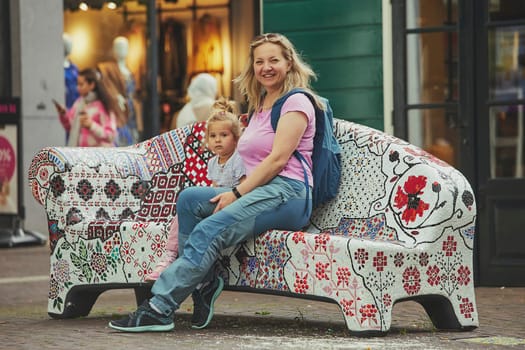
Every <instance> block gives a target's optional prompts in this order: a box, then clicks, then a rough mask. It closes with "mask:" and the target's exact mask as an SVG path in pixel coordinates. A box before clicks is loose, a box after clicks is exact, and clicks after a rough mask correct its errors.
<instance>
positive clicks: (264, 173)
mask: <svg viewBox="0 0 525 350" xmlns="http://www.w3.org/2000/svg"><path fill="white" fill-rule="evenodd" d="M307 126H308V121H307V117H306V115H305V114H304V113H302V112H288V113H286V114H284V115H282V116H281V117H280V118H279V122H278V123H277V130H276V131H275V139H274V141H273V147H272V151H271V152H270V154H269V155H268V156H267V157H266V158H265V159H264V160H263V161H262V162H261V163H259V165H257V166H256V167H255V169H254V170H253V172H252V173H251V174H250V175H249V176H247V177H246V179H245V180H244V181H243V182H242V183H241V184H240V185H238V186H237V190H238V191H239V193H240V194H241V195H244V194H246V193H248V192H250V191H252V190H253V189H254V188H256V187H258V186H261V185H264V184H266V183H268V182H269V181H270V180H271V179H273V178H274V177H275V176H277V175H278V174H279V173H280V172H281V170H282V169H283V168H284V167H285V166H286V164H287V163H288V160H289V159H290V157H291V156H292V153H293V152H294V151H295V150H296V149H297V146H298V145H299V142H300V141H301V138H302V137H303V134H304V132H305V130H306V127H307ZM235 199H236V197H235V194H233V192H225V193H221V194H219V195H217V196H216V197H214V198H212V199H211V201H212V202H217V207H216V208H215V212H217V211H219V210H221V209H222V208H224V207H226V206H227V205H228V204H231V203H232V202H233V201H234V200H235Z"/></svg>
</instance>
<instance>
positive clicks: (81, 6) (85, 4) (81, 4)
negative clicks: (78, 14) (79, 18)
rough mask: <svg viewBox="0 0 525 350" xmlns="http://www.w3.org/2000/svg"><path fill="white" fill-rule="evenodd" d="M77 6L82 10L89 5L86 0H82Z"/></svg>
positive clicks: (87, 8)
mask: <svg viewBox="0 0 525 350" xmlns="http://www.w3.org/2000/svg"><path fill="white" fill-rule="evenodd" d="M78 8H79V10H82V11H87V10H89V6H88V4H87V2H85V1H82V2H81V3H80V4H78Z"/></svg>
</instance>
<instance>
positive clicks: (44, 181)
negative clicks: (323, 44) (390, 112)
mask: <svg viewBox="0 0 525 350" xmlns="http://www.w3.org/2000/svg"><path fill="white" fill-rule="evenodd" d="M204 131H205V125H204V123H197V124H195V125H193V126H191V127H184V128H180V129H176V130H173V131H170V132H168V133H165V134H163V135H160V136H158V137H155V138H153V139H151V140H148V141H145V142H143V143H140V144H137V145H135V146H132V147H127V148H115V149H79V148H46V149H44V150H42V151H41V152H40V153H39V154H37V155H36V156H35V158H34V159H33V161H32V165H31V168H30V170H29V179H30V185H31V189H32V192H33V195H34V197H35V198H36V200H37V201H38V202H40V203H42V204H43V205H44V207H45V209H46V213H47V217H48V223H49V234H50V242H51V247H52V253H51V279H50V290H49V306H48V310H49V312H50V314H57V315H62V314H63V313H65V314H67V312H68V311H67V310H66V309H67V306H66V305H67V301H68V295H69V294H70V293H71V290H72V288H73V287H76V288H78V287H80V286H82V285H86V286H87V285H100V286H101V285H108V288H111V287H109V285H111V286H113V287H114V286H120V287H123V286H126V285H128V284H133V285H134V286H136V285H137V284H139V283H142V282H143V281H144V276H145V275H146V274H148V273H149V272H151V270H152V268H153V267H154V266H155V264H156V263H157V262H158V261H159V259H161V258H162V255H163V253H164V251H165V249H166V240H167V234H168V230H169V224H170V222H171V220H172V218H173V216H174V215H175V213H176V200H177V196H178V194H179V193H180V191H181V190H182V189H184V188H185V187H187V186H209V185H210V182H209V180H208V179H207V177H206V174H207V170H206V164H207V161H208V159H209V158H210V157H211V153H210V152H209V151H208V150H207V149H206V147H205V144H204V141H203V140H204ZM335 134H336V137H337V138H338V140H339V142H340V144H341V148H342V151H343V166H342V172H343V177H342V182H341V186H340V190H339V194H338V196H337V197H336V198H335V199H334V200H332V201H331V202H329V203H325V204H324V205H323V206H322V207H320V208H317V209H316V210H315V211H314V213H313V215H312V217H311V222H310V225H309V227H307V228H306V229H305V231H304V232H291V231H279V230H271V231H268V232H265V233H263V234H261V235H260V236H258V237H256V238H255V239H251V240H248V241H246V242H242V243H241V244H239V245H237V246H235V247H229V248H228V249H225V250H224V251H223V252H221V257H220V258H219V260H218V264H217V266H216V267H215V268H216V269H217V273H220V274H222V275H223V277H224V279H225V281H226V285H227V286H235V287H240V288H257V289H264V290H266V291H272V290H273V291H278V292H280V293H287V292H289V293H292V294H291V295H298V294H300V295H304V296H309V297H312V298H317V297H322V298H330V299H332V300H334V301H335V302H337V303H338V305H339V306H340V308H341V311H342V314H343V317H344V318H345V320H346V324H347V326H348V328H349V329H350V330H352V331H356V332H364V331H377V332H386V331H388V329H389V328H390V323H391V319H392V316H391V313H392V307H393V305H394V304H395V302H397V301H400V300H406V299H410V298H414V299H415V300H417V301H418V302H422V303H424V302H425V300H426V299H425V298H427V297H429V296H430V297H433V298H438V297H439V298H445V299H446V300H447V301H448V303H449V304H450V306H451V308H452V310H453V311H454V313H455V316H456V318H457V323H454V325H456V326H457V324H459V325H460V326H461V327H474V326H477V324H478V314H477V309H476V303H475V295H474V285H473V283H474V282H473V280H474V276H473V268H472V250H473V241H474V235H475V221H476V204H475V201H474V196H473V192H472V189H471V187H470V185H469V183H468V182H467V181H466V179H465V177H464V176H463V175H462V174H460V173H459V172H458V171H457V170H456V169H454V168H452V167H451V166H449V165H448V164H446V163H444V162H442V161H441V160H439V159H436V158H435V157H433V156H432V155H430V154H428V153H426V152H424V151H422V150H421V149H419V148H417V147H414V146H412V145H410V144H408V143H407V142H405V141H402V140H399V139H397V138H395V137H392V136H389V135H386V134H384V133H382V132H380V131H377V130H374V129H371V128H368V127H365V126H362V125H358V124H354V123H350V122H346V121H342V120H336V122H335ZM431 312H443V310H431ZM438 318H439V317H438Z"/></svg>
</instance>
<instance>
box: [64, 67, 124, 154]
mask: <svg viewBox="0 0 525 350" xmlns="http://www.w3.org/2000/svg"><path fill="white" fill-rule="evenodd" d="M78 93H79V94H80V96H79V97H78V98H77V100H76V101H75V103H74V104H73V106H72V107H71V108H70V109H66V108H65V107H64V106H62V105H60V104H59V103H58V102H56V101H54V103H55V107H56V109H57V111H58V115H59V118H60V122H61V123H62V126H63V127H64V129H65V130H66V132H68V133H69V140H68V142H67V145H68V146H70V147H77V146H80V147H90V146H91V147H93V146H113V142H114V140H115V137H116V136H117V123H116V117H115V114H114V113H113V112H112V111H114V110H116V108H118V106H117V103H116V99H115V97H114V96H112V95H111V94H109V93H108V89H107V88H106V87H105V85H104V83H103V77H102V75H101V74H100V72H99V71H97V70H96V69H93V68H88V69H85V70H83V71H81V72H80V73H79V75H78Z"/></svg>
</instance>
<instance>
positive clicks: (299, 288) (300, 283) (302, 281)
mask: <svg viewBox="0 0 525 350" xmlns="http://www.w3.org/2000/svg"><path fill="white" fill-rule="evenodd" d="M307 278H308V275H307V274H306V273H305V274H304V275H303V276H300V275H299V273H297V272H296V273H295V282H294V284H293V286H294V288H295V292H296V293H299V294H306V291H307V290H308V288H309V287H308V281H307V280H306V279H307Z"/></svg>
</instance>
